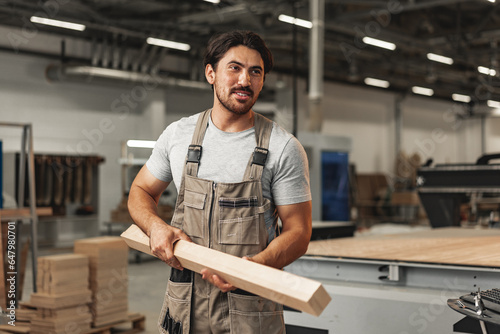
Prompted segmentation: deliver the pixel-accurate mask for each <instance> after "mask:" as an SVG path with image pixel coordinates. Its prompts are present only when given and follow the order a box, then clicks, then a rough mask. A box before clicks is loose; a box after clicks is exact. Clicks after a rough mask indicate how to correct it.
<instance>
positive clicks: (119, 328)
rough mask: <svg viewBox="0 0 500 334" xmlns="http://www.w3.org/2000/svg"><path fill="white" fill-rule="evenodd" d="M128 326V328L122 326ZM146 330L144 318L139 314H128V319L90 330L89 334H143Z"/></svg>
mask: <svg viewBox="0 0 500 334" xmlns="http://www.w3.org/2000/svg"><path fill="white" fill-rule="evenodd" d="M127 324H130V325H131V327H129V326H126V327H125V326H123V325H127ZM145 329H146V316H144V315H143V314H140V313H130V314H129V315H128V319H127V320H124V321H120V322H116V323H113V324H109V325H106V326H101V327H97V328H92V329H91V330H90V332H88V333H89V334H115V333H116V334H118V333H119V334H134V333H140V332H143V331H144V330H145Z"/></svg>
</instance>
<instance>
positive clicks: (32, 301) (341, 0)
mask: <svg viewBox="0 0 500 334" xmlns="http://www.w3.org/2000/svg"><path fill="white" fill-rule="evenodd" d="M0 17H1V20H0V68H1V73H2V75H1V76H0V100H1V101H2V105H1V107H0V189H1V194H2V197H1V201H0V218H1V227H2V228H1V235H2V238H1V239H0V247H1V254H2V261H3V267H2V268H3V270H0V281H1V284H0V308H1V313H0V333H35V334H36V333H44V334H47V333H76V332H78V333H102V334H104V333H130V334H131V333H146V334H149V333H158V329H157V327H156V324H157V320H158V315H159V312H160V310H161V308H162V302H163V298H164V295H165V286H166V284H167V280H168V277H169V267H168V266H167V265H166V264H165V263H163V262H162V261H160V260H159V259H157V258H155V257H154V256H153V255H151V254H146V253H145V252H143V251H140V250H137V249H134V248H129V247H128V246H127V244H126V243H125V241H124V240H123V238H122V237H121V235H122V233H124V232H125V231H126V230H127V229H128V228H129V227H130V226H131V225H133V224H134V222H133V220H132V218H131V217H130V214H129V211H128V207H127V200H128V195H129V191H130V187H131V184H132V182H133V180H134V178H135V176H136V175H137V173H138V172H139V170H140V169H141V168H142V167H143V166H144V164H145V163H146V161H147V160H148V158H149V156H150V155H151V152H152V149H153V147H154V144H155V141H156V140H157V139H158V137H159V136H160V135H161V134H162V133H163V131H164V130H165V128H166V127H167V126H168V125H169V124H171V123H173V122H175V121H177V120H179V119H181V118H183V117H188V116H190V115H193V114H196V113H199V112H202V111H203V110H205V109H207V108H209V107H211V105H212V102H213V95H214V93H213V91H212V87H211V86H210V85H209V84H208V83H207V81H206V78H205V69H204V67H203V56H204V52H205V47H206V45H207V42H208V40H209V38H210V37H211V36H212V35H214V34H216V33H219V32H224V31H229V30H235V29H237V30H250V31H253V32H255V33H257V34H259V35H260V36H261V37H262V38H263V39H264V41H265V42H266V44H267V46H268V47H269V49H270V50H271V52H272V54H273V57H274V68H273V70H272V71H271V72H270V73H269V74H267V75H266V77H265V82H264V88H263V90H262V92H261V93H260V96H259V99H258V100H257V102H256V104H255V105H254V106H253V110H254V111H255V112H256V113H260V114H262V115H264V116H266V117H267V118H269V119H271V120H273V121H274V122H276V123H277V124H278V125H279V126H281V127H282V128H283V129H285V130H286V131H288V132H290V133H291V134H293V135H294V136H295V137H296V138H297V139H298V141H299V142H300V143H301V144H302V146H303V147H304V150H305V152H306V154H307V159H308V164H309V180H310V187H311V195H312V236H311V241H310V243H309V247H308V250H307V252H306V254H305V255H303V256H301V257H300V258H299V259H298V260H296V261H295V262H293V263H292V264H290V265H288V266H286V267H285V268H284V271H285V272H286V273H287V274H288V273H289V274H293V275H297V276H300V278H301V279H308V280H313V281H315V282H319V284H320V285H321V289H322V291H323V289H324V291H325V294H327V295H328V298H327V299H323V301H325V300H327V302H324V304H325V305H322V307H321V308H320V311H319V312H317V313H318V314H310V313H308V312H304V311H302V310H300V308H297V307H293V302H292V303H291V304H292V305H285V311H284V322H285V326H286V332H287V333H288V334H339V333H340V334H358V333H375V334H382V333H383V334H417V333H431V334H447V333H481V334H485V333H500V73H499V71H500V65H499V59H500V57H499V52H500V45H499V42H500V4H499V3H498V1H495V0H383V1H363V0H296V1H284V0H269V1H263V0H190V1H180V0H171V1H158V0H139V1H131V0H120V1H117V0H115V1H110V0H106V1H96V0H71V1H68V0H42V1H38V2H32V1H25V0H4V1H0ZM176 199H177V189H176V188H175V186H174V185H173V183H172V184H171V185H169V186H168V188H167V189H166V190H165V191H164V192H163V194H162V195H161V197H160V198H159V202H158V209H157V213H158V215H159V217H161V218H162V219H163V220H164V221H165V222H167V223H168V222H170V220H171V219H172V216H173V213H174V207H175V203H176ZM146 248H147V247H146ZM262 280H263V282H265V281H266V280H265V279H264V278H263V279H262ZM256 281H258V279H256ZM258 283H259V282H257V284H258ZM284 284H285V283H284ZM304 284H306V283H304ZM285 285H286V284H285ZM330 299H331V300H330ZM82 305H83V307H82ZM75 310H78V312H77V311H75ZM76 313H78V314H77V315H75V314H76Z"/></svg>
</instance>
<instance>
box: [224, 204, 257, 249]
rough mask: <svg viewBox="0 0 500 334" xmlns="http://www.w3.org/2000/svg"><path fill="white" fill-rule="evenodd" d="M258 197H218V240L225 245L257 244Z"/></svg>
mask: <svg viewBox="0 0 500 334" xmlns="http://www.w3.org/2000/svg"><path fill="white" fill-rule="evenodd" d="M258 207H259V203H258V199H257V197H255V196H252V197H239V198H226V197H221V198H220V199H219V242H220V243H221V244H226V245H257V244H259V232H260V228H261V227H260V225H261V220H262V221H263V217H260V216H262V215H259V213H258Z"/></svg>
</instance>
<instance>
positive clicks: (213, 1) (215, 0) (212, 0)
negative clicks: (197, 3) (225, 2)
mask: <svg viewBox="0 0 500 334" xmlns="http://www.w3.org/2000/svg"><path fill="white" fill-rule="evenodd" d="M204 1H206V2H211V3H214V4H218V3H220V0H204Z"/></svg>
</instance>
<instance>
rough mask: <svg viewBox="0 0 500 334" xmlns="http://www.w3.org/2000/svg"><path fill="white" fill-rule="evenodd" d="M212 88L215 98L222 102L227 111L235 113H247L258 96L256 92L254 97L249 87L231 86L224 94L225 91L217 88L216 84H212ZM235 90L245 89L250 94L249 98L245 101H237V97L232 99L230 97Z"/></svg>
mask: <svg viewBox="0 0 500 334" xmlns="http://www.w3.org/2000/svg"><path fill="white" fill-rule="evenodd" d="M214 90H215V95H216V96H217V99H218V100H219V102H220V103H221V104H222V106H223V107H224V108H226V109H227V110H228V111H229V112H231V113H233V114H236V115H245V114H246V113H248V112H249V111H250V110H251V109H252V107H253V105H254V104H255V102H256V101H257V97H258V94H257V96H256V97H254V92H253V91H252V90H251V89H249V88H233V89H230V90H229V91H228V93H227V94H225V92H223V91H221V90H219V89H218V88H217V85H214ZM236 90H239V91H242V90H243V91H246V92H247V93H249V94H250V99H249V100H248V101H246V102H239V101H238V100H237V99H232V98H231V97H232V95H233V93H234V92H235V91H236Z"/></svg>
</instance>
